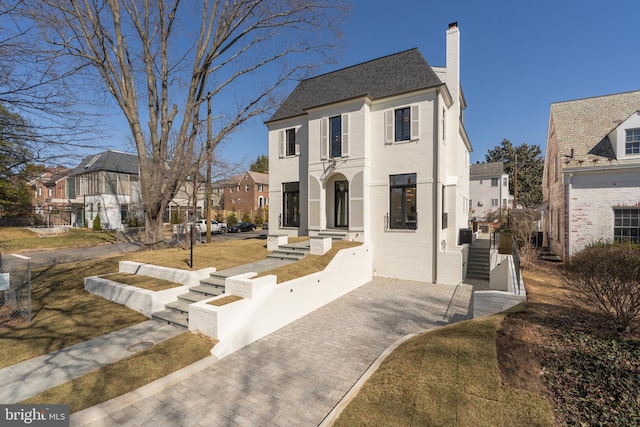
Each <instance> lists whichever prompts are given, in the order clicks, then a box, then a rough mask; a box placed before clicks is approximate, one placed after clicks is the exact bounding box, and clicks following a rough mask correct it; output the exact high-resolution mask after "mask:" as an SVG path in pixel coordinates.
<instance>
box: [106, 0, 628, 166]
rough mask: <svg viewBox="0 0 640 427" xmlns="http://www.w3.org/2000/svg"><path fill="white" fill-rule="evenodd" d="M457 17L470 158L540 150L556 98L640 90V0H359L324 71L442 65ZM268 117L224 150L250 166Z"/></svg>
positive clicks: (263, 150)
mask: <svg viewBox="0 0 640 427" xmlns="http://www.w3.org/2000/svg"><path fill="white" fill-rule="evenodd" d="M451 22H458V27H459V29H460V45H461V47H460V50H461V54H460V55H461V60H460V61H461V83H462V88H463V91H464V94H465V98H466V100H467V110H466V112H465V125H466V129H467V133H468V135H469V138H470V140H471V144H472V146H473V152H472V153H471V161H472V163H475V162H476V161H484V156H485V154H486V153H487V150H489V149H491V148H493V147H495V146H496V145H498V144H500V142H501V141H502V139H504V138H506V139H509V140H510V141H511V142H512V143H513V144H514V145H519V144H521V143H527V144H538V145H540V146H541V147H542V149H543V152H544V148H545V144H546V133H547V125H548V119H549V106H550V104H551V103H553V102H560V101H567V100H572V99H579V98H587V97H592V96H599V95H606V94H612V93H618V92H628V91H633V90H640V44H639V43H638V42H639V40H640V35H639V28H640V26H639V24H640V0H609V1H594V0H587V1H577V0H554V1H550V0H536V1H521V0H517V1H515V0H497V1H494V0H485V1H478V0H449V1H437V2H435V1H428V0H415V1H402V2H399V1H398V2H390V1H388V0H386V1H383V0H355V1H353V8H352V10H351V12H350V14H349V19H348V20H347V24H346V26H345V27H344V29H343V34H344V39H343V41H342V42H343V44H344V47H343V49H342V52H341V56H340V57H338V58H336V62H337V64H332V65H330V66H327V67H326V69H324V70H322V71H323V72H328V71H333V70H336V69H339V68H343V67H347V66H351V65H355V64H358V63H361V62H365V61H368V60H371V59H375V58H379V57H381V56H385V55H389V54H392V53H396V52H400V51H403V50H407V49H411V48H414V47H417V48H418V49H419V50H420V52H421V53H422V54H423V56H424V57H425V59H426V60H427V62H429V64H431V65H433V66H444V65H445V41H446V40H445V35H446V30H447V28H448V24H449V23H451ZM263 120H265V117H261V118H260V120H256V121H254V123H250V124H249V125H248V126H247V127H246V128H244V129H243V130H241V131H239V132H237V133H235V134H234V135H232V136H231V137H230V138H229V140H228V141H227V142H226V143H225V144H224V146H223V147H222V150H223V151H222V154H223V155H224V156H225V157H228V158H230V159H232V160H243V159H244V160H245V161H246V162H247V166H248V164H249V163H250V162H251V161H253V160H255V158H256V157H257V156H258V155H260V154H267V128H266V126H265V125H264V124H263ZM114 123H117V121H115V122H114ZM122 124H124V123H122ZM126 131H127V129H126V128H124V129H123V132H125V133H126ZM118 133H119V132H114V134H113V136H112V138H113V141H114V145H117V144H118V142H117V141H121V140H122V135H123V134H120V135H118ZM114 148H119V147H117V146H116V147H114ZM121 149H124V150H125V151H130V150H127V148H126V146H123V147H122V148H121Z"/></svg>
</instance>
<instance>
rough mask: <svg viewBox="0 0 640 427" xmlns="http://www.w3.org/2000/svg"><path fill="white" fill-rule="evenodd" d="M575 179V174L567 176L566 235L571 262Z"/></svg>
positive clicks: (568, 256)
mask: <svg viewBox="0 0 640 427" xmlns="http://www.w3.org/2000/svg"><path fill="white" fill-rule="evenodd" d="M572 178H573V174H572V173H570V174H567V180H568V181H569V182H568V185H567V205H566V206H565V209H566V210H567V223H566V225H565V227H566V229H567V233H566V236H567V238H566V240H567V241H566V245H565V246H566V248H567V261H571V227H570V224H571V186H572V183H571V179H572Z"/></svg>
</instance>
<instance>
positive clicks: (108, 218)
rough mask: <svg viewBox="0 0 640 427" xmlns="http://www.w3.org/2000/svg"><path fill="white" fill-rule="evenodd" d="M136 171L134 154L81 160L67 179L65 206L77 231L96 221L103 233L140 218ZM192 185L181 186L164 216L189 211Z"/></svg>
mask: <svg viewBox="0 0 640 427" xmlns="http://www.w3.org/2000/svg"><path fill="white" fill-rule="evenodd" d="M139 174H140V168H139V164H138V156H137V155H136V154H131V153H125V152H122V151H117V150H107V151H103V152H101V153H97V154H93V155H90V156H87V157H85V158H84V159H83V160H82V161H81V162H80V164H79V165H78V166H77V167H75V168H74V169H73V170H72V171H71V172H70V173H69V176H68V178H67V180H68V182H67V189H68V195H69V203H70V204H71V205H73V206H74V212H76V213H77V217H78V220H77V223H76V225H77V226H79V227H89V228H91V227H92V226H93V221H94V220H95V218H96V217H97V216H99V217H100V225H101V228H102V229H104V230H117V229H121V228H125V227H126V226H127V223H128V221H129V219H131V218H132V217H136V218H137V219H139V220H142V219H143V218H144V214H143V211H142V209H143V207H142V193H141V188H140V175H139ZM203 189H204V185H199V186H198V188H197V203H196V210H197V213H198V214H199V213H201V212H203V208H202V207H203V204H204V192H203ZM192 200H193V183H192V182H190V181H187V182H185V183H183V184H182V185H181V186H180V187H179V190H178V192H177V193H176V195H175V197H174V198H173V199H172V200H171V202H170V203H169V206H168V207H167V210H166V212H165V214H164V217H165V221H166V222H169V218H170V217H171V213H172V211H175V210H178V209H181V210H182V211H188V210H190V209H191V210H193V201H192Z"/></svg>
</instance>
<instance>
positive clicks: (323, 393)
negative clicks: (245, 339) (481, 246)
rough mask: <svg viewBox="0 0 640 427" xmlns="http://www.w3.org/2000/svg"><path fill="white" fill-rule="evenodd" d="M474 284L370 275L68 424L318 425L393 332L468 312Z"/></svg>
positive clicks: (395, 335) (393, 337)
mask: <svg viewBox="0 0 640 427" xmlns="http://www.w3.org/2000/svg"><path fill="white" fill-rule="evenodd" d="M471 289H472V287H471V286H470V285H459V286H447V285H437V284H430V283H422V282H411V281H402V280H393V279H382V278H376V279H374V280H373V281H372V282H370V283H368V284H366V285H364V286H362V287H360V288H359V289H357V290H355V291H353V292H351V293H349V294H348V295H346V296H344V297H342V298H340V299H338V300H336V301H334V302H333V303H331V304H328V305H326V306H324V307H322V308H321V309H319V310H316V311H315V312H313V313H311V314H309V315H307V316H305V317H303V318H302V319H300V320H298V321H296V322H294V323H292V324H290V325H288V326H286V327H284V328H282V329H280V330H278V331H276V332H274V333H272V334H271V335H269V336H267V337H265V338H263V339H261V340H259V341H257V342H255V343H253V344H250V345H248V346H246V347H245V348H243V349H241V350H239V351H237V352H235V353H234V354H232V355H230V356H228V357H226V358H224V359H222V360H219V361H217V362H215V363H213V364H212V365H211V366H210V367H208V368H205V369H204V370H202V371H200V372H199V373H197V374H195V375H191V376H189V377H187V378H185V379H184V380H182V381H180V382H178V383H176V384H175V385H172V386H169V387H167V388H166V389H164V390H162V391H160V392H158V393H155V394H152V395H150V396H147V397H144V398H142V399H140V400H137V401H135V402H133V403H129V404H127V405H126V406H123V407H121V408H119V409H117V410H114V411H112V412H110V413H109V414H108V416H107V417H105V418H102V419H100V420H95V419H94V420H92V421H88V420H87V419H86V418H84V415H83V412H80V413H78V414H74V416H72V417H71V425H82V424H84V423H87V424H90V425H105V426H112V425H113V426H185V427H186V426H207V427H210V426H317V425H319V424H320V423H321V422H322V421H323V420H324V419H325V417H326V416H327V414H329V412H330V411H331V410H332V409H333V408H334V407H335V406H336V405H337V404H338V403H339V402H340V400H341V399H342V398H343V397H344V395H345V394H346V393H347V392H348V391H349V389H350V388H351V387H352V386H353V385H354V384H355V383H356V382H357V381H358V379H359V378H360V377H361V376H362V375H363V373H364V372H365V371H366V370H367V368H368V367H369V366H370V365H371V363H373V362H374V361H375V359H376V358H377V357H378V356H379V355H380V353H382V352H383V351H384V350H385V349H386V348H387V347H388V346H390V345H391V344H393V343H394V342H395V341H397V340H398V339H399V338H401V337H403V336H405V335H407V334H410V333H414V332H420V331H423V330H425V329H431V328H434V327H437V326H441V325H444V324H448V323H451V322H455V321H459V320H464V319H466V318H467V313H468V309H469V303H470V299H471ZM124 401H127V399H124V400H123V402H124ZM128 401H129V402H130V401H131V398H130V397H129V399H128Z"/></svg>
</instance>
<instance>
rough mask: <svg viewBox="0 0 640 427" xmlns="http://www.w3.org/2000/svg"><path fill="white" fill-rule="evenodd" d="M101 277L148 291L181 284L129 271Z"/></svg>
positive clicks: (162, 289) (161, 289) (175, 286)
mask: <svg viewBox="0 0 640 427" xmlns="http://www.w3.org/2000/svg"><path fill="white" fill-rule="evenodd" d="M100 277H101V278H103V279H108V280H112V281H114V282H118V283H123V284H125V285H129V286H135V287H136V288H142V289H146V290H148V291H164V290H165V289H171V288H177V287H180V286H182V285H181V284H180V283H176V282H170V281H169V280H164V279H158V278H155V277H150V276H143V275H141V274H129V273H112V274H105V275H102V276H100Z"/></svg>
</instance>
